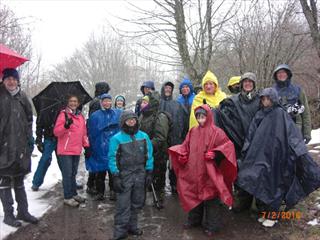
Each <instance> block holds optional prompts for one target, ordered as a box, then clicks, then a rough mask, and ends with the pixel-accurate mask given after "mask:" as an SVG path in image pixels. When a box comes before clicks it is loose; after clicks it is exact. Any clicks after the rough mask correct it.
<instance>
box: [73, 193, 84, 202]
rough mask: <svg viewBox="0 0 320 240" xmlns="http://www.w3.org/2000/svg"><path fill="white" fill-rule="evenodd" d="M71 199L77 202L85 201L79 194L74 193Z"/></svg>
mask: <svg viewBox="0 0 320 240" xmlns="http://www.w3.org/2000/svg"><path fill="white" fill-rule="evenodd" d="M73 199H74V200H76V201H77V202H78V203H84V202H85V201H86V199H85V198H83V197H81V196H79V195H75V196H73Z"/></svg>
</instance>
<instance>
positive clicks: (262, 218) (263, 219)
mask: <svg viewBox="0 0 320 240" xmlns="http://www.w3.org/2000/svg"><path fill="white" fill-rule="evenodd" d="M265 220H266V218H264V217H260V218H258V222H259V223H263V222H264V221H265Z"/></svg>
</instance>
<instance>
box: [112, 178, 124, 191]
mask: <svg viewBox="0 0 320 240" xmlns="http://www.w3.org/2000/svg"><path fill="white" fill-rule="evenodd" d="M113 189H114V191H115V192H116V193H122V192H123V190H124V188H123V185H122V180H121V178H120V176H119V175H113Z"/></svg>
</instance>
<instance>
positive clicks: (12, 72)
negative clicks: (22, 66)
mask: <svg viewBox="0 0 320 240" xmlns="http://www.w3.org/2000/svg"><path fill="white" fill-rule="evenodd" d="M2 74H3V76H2V81H4V80H5V79H6V78H8V77H13V78H15V79H16V80H17V81H20V76H19V73H18V71H17V70H16V69H14V68H5V69H4V70H3V71H2Z"/></svg>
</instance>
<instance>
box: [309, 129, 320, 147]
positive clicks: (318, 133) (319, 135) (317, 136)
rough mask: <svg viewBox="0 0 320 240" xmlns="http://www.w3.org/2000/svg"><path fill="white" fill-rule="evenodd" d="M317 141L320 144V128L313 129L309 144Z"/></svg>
mask: <svg viewBox="0 0 320 240" xmlns="http://www.w3.org/2000/svg"><path fill="white" fill-rule="evenodd" d="M316 143H319V144H320V128H318V129H316V130H312V132H311V141H310V142H309V144H316Z"/></svg>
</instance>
